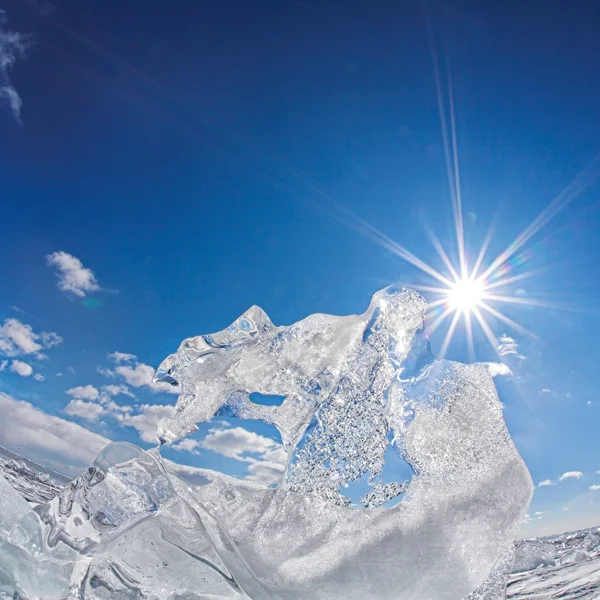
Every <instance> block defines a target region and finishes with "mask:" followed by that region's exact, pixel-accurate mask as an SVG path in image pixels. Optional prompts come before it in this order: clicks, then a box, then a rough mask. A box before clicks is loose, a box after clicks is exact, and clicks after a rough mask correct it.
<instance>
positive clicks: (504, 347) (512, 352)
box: [498, 334, 525, 359]
mask: <svg viewBox="0 0 600 600" xmlns="http://www.w3.org/2000/svg"><path fill="white" fill-rule="evenodd" d="M498 353H499V354H500V356H514V357H515V358H520V359H524V358H525V357H524V356H523V355H522V354H520V353H519V345H518V344H517V342H516V341H515V340H514V338H511V337H509V336H508V335H506V334H504V335H502V336H500V340H499V344H498Z"/></svg>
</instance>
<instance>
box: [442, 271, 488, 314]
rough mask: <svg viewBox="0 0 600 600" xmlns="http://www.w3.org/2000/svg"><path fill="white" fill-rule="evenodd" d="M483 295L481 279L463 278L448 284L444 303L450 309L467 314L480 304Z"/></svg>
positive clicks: (483, 289)
mask: <svg viewBox="0 0 600 600" xmlns="http://www.w3.org/2000/svg"><path fill="white" fill-rule="evenodd" d="M484 296H485V286H484V284H483V282H482V281H481V280H479V279H470V278H463V279H459V280H458V281H456V282H455V283H453V284H452V286H450V288H449V289H448V291H447V297H446V303H447V304H448V306H449V307H451V308H452V309H454V310H456V311H458V312H462V313H464V314H465V315H468V314H470V313H471V311H472V310H473V309H474V308H477V307H478V306H481V303H482V301H483V299H484Z"/></svg>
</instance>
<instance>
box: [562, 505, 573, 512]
mask: <svg viewBox="0 0 600 600" xmlns="http://www.w3.org/2000/svg"><path fill="white" fill-rule="evenodd" d="M562 509H563V510H564V511H565V512H567V511H569V510H571V509H570V508H569V507H568V506H563V508H562Z"/></svg>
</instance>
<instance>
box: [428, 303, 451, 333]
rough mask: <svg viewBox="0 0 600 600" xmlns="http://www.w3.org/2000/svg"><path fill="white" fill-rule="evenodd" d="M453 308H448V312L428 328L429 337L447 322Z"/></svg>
mask: <svg viewBox="0 0 600 600" xmlns="http://www.w3.org/2000/svg"><path fill="white" fill-rule="evenodd" d="M452 310H453V309H452V307H447V308H446V310H445V311H444V312H443V313H442V314H441V315H440V316H439V317H438V318H437V319H436V320H435V321H434V322H433V323H432V324H431V325H429V327H428V328H427V335H433V334H434V333H435V332H436V330H437V328H438V327H439V326H440V325H441V324H442V323H443V322H444V321H445V320H446V318H447V317H448V315H449V314H450V313H451V312H452Z"/></svg>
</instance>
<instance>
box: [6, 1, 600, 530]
mask: <svg viewBox="0 0 600 600" xmlns="http://www.w3.org/2000/svg"><path fill="white" fill-rule="evenodd" d="M184 4H185V6H183V5H182V6H180V7H179V9H178V11H174V10H171V11H169V12H168V13H167V12H165V8H164V4H160V3H154V2H149V3H145V5H144V10H143V11H140V9H139V5H137V4H136V3H134V2H129V1H123V0H120V1H118V2H117V1H116V0H106V1H104V2H102V3H93V2H82V1H81V0H62V1H57V2H56V3H55V4H50V3H48V2H43V1H41V0H37V1H36V0H28V1H27V2H25V1H22V0H18V1H17V0H1V1H0V9H3V10H4V11H5V14H4V18H0V23H1V25H0V58H2V59H3V60H0V65H2V64H5V65H6V68H4V70H2V69H0V157H1V160H0V197H1V199H2V221H1V223H2V224H1V228H0V231H1V235H0V252H1V255H2V256H3V260H2V261H0V283H1V285H0V326H1V327H2V329H0V392H3V393H4V396H0V399H1V403H2V404H3V408H2V411H3V412H2V414H3V415H8V418H6V419H4V420H3V421H2V424H1V425H0V444H2V445H6V446H8V447H9V448H11V449H14V450H16V451H18V452H20V453H22V454H24V455H26V456H28V457H30V458H33V459H37V460H45V461H46V462H47V463H49V464H50V465H51V466H54V467H56V468H62V469H63V470H70V472H72V473H75V472H76V471H77V469H80V468H81V467H82V466H84V465H87V464H88V463H89V462H90V461H91V460H93V457H94V455H95V452H96V451H97V450H98V449H99V448H101V447H102V445H103V444H104V443H105V441H106V439H124V440H128V441H131V442H134V443H136V444H139V445H142V446H144V447H149V445H150V441H151V440H152V428H153V427H154V426H155V423H156V420H157V419H158V418H160V417H161V416H165V415H166V414H168V413H169V411H170V410H171V408H170V406H171V405H172V404H173V403H174V402H175V400H176V395H174V394H172V393H168V392H165V391H164V388H161V387H160V386H153V385H152V384H151V373H152V369H153V368H154V367H156V366H157V365H158V363H159V362H160V361H161V360H162V359H163V358H164V357H165V356H166V355H167V354H169V353H170V352H173V351H174V350H175V349H176V348H177V346H178V344H179V342H180V341H181V340H182V339H183V338H185V337H189V336H191V335H196V334H199V333H206V332H212V331H218V330H220V329H222V328H224V327H225V326H227V325H228V324H229V323H231V322H232V321H233V320H234V319H235V318H236V317H237V316H239V315H240V314H241V313H242V312H243V311H244V310H246V309H247V308H248V307H249V306H251V305H252V304H258V305H260V306H261V307H263V308H264V309H265V310H266V311H267V313H268V314H269V315H270V317H271V318H272V320H273V321H274V322H275V323H277V324H289V323H292V322H294V321H296V320H298V319H301V318H303V317H304V316H306V315H308V314H310V313H314V312H326V313H333V314H350V313H358V312H362V311H363V310H364V309H365V308H366V306H367V304H368V301H369V299H370V297H371V296H372V294H373V293H374V292H375V291H377V290H378V289H380V288H382V287H384V286H385V285H387V284H389V283H392V282H395V281H402V282H405V283H407V284H414V285H431V284H432V279H431V277H429V276H427V275H426V274H424V273H422V272H421V271H420V270H419V269H417V268H415V267H414V266H412V265H410V264H409V263H407V262H406V261H405V260H403V259H402V258H401V257H400V256H398V254H397V253H395V252H393V251H391V250H390V247H389V244H388V245H387V246H388V247H387V248H386V247H384V246H385V245H386V244H382V243H378V241H377V240H379V242H381V240H382V236H381V235H379V234H372V233H369V231H372V230H368V229H367V226H365V224H364V223H368V224H369V226H372V227H373V228H375V229H376V230H377V231H378V232H381V233H383V234H384V235H385V236H387V238H389V239H390V240H393V242H395V243H397V244H400V245H401V246H402V247H404V248H406V249H409V250H410V251H411V252H413V253H414V254H416V255H418V256H419V257H420V258H422V259H423V260H424V261H426V262H427V263H428V264H430V265H432V266H434V267H435V268H436V269H437V270H439V271H442V272H444V273H446V271H445V266H444V263H443V262H442V260H441V259H440V257H439V256H438V255H437V253H436V251H435V249H434V247H433V245H432V243H431V241H430V239H429V237H428V235H427V234H426V231H427V228H431V229H432V230H434V231H435V233H436V234H437V236H438V237H439V239H440V240H441V243H442V244H443V246H444V247H445V248H446V249H447V251H448V253H449V255H450V259H451V261H452V262H453V264H457V261H458V256H457V251H456V243H455V233H454V225H453V217H452V208H451V207H452V201H451V192H450V189H449V184H448V178H447V171H446V163H445V152H444V144H443V138H442V133H441V126H440V117H439V103H438V96H437V92H436V81H435V77H434V69H433V67H432V53H431V47H430V43H429V38H428V34H427V28H426V22H427V18H426V15H425V14H424V12H423V9H422V6H420V5H417V4H416V3H415V4H413V3H397V2H386V1H380V0H376V1H375V2H372V3H369V5H368V6H367V4H366V3H365V4H363V5H361V4H360V3H351V4H350V5H349V4H347V3H341V2H335V1H332V2H319V3H312V2H302V1H298V2H291V1H290V2H283V3H278V4H273V3H264V4H261V3H258V4H256V3H246V2H241V1H239V2H238V1H234V2H232V3H228V4H227V5H225V4H224V3H219V2H203V3H184ZM535 5H536V3H535V2H533V3H530V4H529V5H528V6H529V7H530V8H531V11H530V12H528V11H527V10H525V9H523V8H522V6H521V4H520V3H517V2H513V1H509V2H504V3H502V4H501V5H498V6H493V7H492V6H487V3H479V2H469V1H464V2H460V3H454V6H453V7H452V8H444V7H443V6H442V5H441V4H440V5H438V4H436V3H432V7H431V9H430V12H429V13H428V19H429V22H430V23H431V27H432V30H433V39H434V40H435V44H436V48H437V54H436V55H437V56H438V59H439V64H440V65H441V68H440V71H441V77H442V85H441V89H442V91H443V104H442V105H443V106H444V108H445V110H446V113H445V114H446V115H447V114H448V112H447V111H448V107H449V104H448V102H449V94H448V83H449V81H448V77H447V74H446V61H448V64H449V65H450V67H451V74H452V91H453V95H452V97H453V100H454V109H455V116H456V139H457V143H458V156H459V161H460V163H459V170H460V181H461V189H462V209H463V213H464V228H465V238H466V248H467V255H469V256H470V257H471V262H472V261H473V259H474V257H475V256H476V255H477V253H478V250H479V249H480V247H481V245H482V243H483V241H484V239H485V236H486V234H487V232H488V230H489V228H490V226H491V225H492V224H493V225H494V229H493V236H492V238H491V241H490V244H489V248H488V252H487V253H486V259H485V261H484V264H489V262H491V260H492V259H493V258H494V257H495V256H497V255H498V254H499V253H500V252H501V251H502V250H504V248H505V247H507V246H508V245H509V244H510V242H512V240H513V239H515V237H516V236H518V235H519V234H520V233H521V232H522V231H524V230H525V228H526V227H527V226H528V225H529V224H530V223H531V222H532V221H534V219H536V217H537V216H538V215H539V214H540V212H541V211H543V210H544V209H545V207H547V206H548V205H549V204H550V203H551V202H552V201H553V199H555V198H556V197H557V196H558V195H559V194H560V193H561V192H563V190H565V189H566V188H567V189H568V186H569V185H570V184H571V183H572V182H573V181H574V180H575V181H576V183H575V186H574V188H571V191H572V193H570V194H569V195H568V196H565V198H567V199H569V200H570V201H569V202H564V203H563V204H564V206H563V207H562V210H560V212H557V214H556V215H554V217H553V218H552V219H551V220H549V222H548V223H546V224H545V225H544V227H543V228H541V229H540V231H538V232H537V233H536V234H535V235H534V236H532V237H531V239H529V240H528V241H527V243H526V244H524V245H523V247H522V248H520V249H519V251H518V252H517V253H516V254H515V255H514V256H512V257H511V258H510V259H509V260H508V261H507V263H506V265H504V266H503V272H504V274H505V275H504V276H505V277H512V276H517V275H518V276H521V275H532V276H531V277H527V278H523V279H519V280H515V281H514V282H512V283H509V284H507V285H506V286H505V287H504V289H503V293H504V294H506V295H508V296H510V297H513V298H515V297H516V298H520V299H523V300H527V301H533V302H535V303H537V304H538V305H535V306H532V305H527V304H503V305H502V306H501V307H498V308H499V309H500V308H501V310H502V312H503V314H505V315H507V316H508V317H509V318H511V319H513V320H515V321H516V322H518V323H519V324H521V325H522V326H524V327H526V328H527V329H528V330H529V331H530V332H532V333H533V334H534V335H535V336H536V337H530V336H528V335H526V334H524V333H523V332H522V331H520V330H518V329H517V330H515V329H512V328H511V327H509V326H508V325H507V324H506V323H504V322H502V321H500V320H498V319H497V318H488V319H487V322H488V323H489V326H490V328H491V330H492V332H493V334H494V335H495V337H496V338H497V340H498V342H497V346H498V347H499V351H498V347H497V348H493V347H492V346H491V345H490V343H489V342H488V341H487V339H486V337H485V336H484V335H483V333H482V332H481V330H478V329H477V328H476V329H475V332H474V333H475V344H474V348H475V355H474V357H473V358H474V359H475V360H478V361H483V362H494V363H499V362H503V363H504V364H505V365H506V367H507V368H504V369H503V373H504V374H499V375H497V376H496V382H497V386H498V389H499V393H500V397H501V400H502V402H503V403H504V406H505V417H506V421H507V424H508V427H509V429H510V431H511V434H512V435H513V438H514V440H515V443H516V444H517V446H518V448H519V450H520V452H521V454H522V455H523V457H524V459H525V460H526V462H527V464H528V466H529V469H530V471H531V473H532V476H533V479H534V482H535V483H536V484H539V483H541V482H545V483H547V485H542V486H541V487H538V488H537V489H536V492H535V496H534V501H533V504H532V507H531V510H530V522H529V523H527V524H526V525H525V526H524V531H525V532H526V533H527V534H529V533H532V534H537V533H549V532H553V531H559V530H564V529H569V528H575V527H579V526H583V525H596V524H598V523H599V522H600V490H598V489H594V486H598V485H600V474H598V471H599V470H600V436H598V435H597V430H598V425H599V424H600V398H599V397H598V392H597V377H596V370H597V362H598V358H599V355H598V349H597V339H598V337H599V335H600V315H599V312H600V311H599V308H600V302H599V298H600V281H599V279H598V276H597V264H598V260H599V259H600V242H599V241H598V235H597V231H598V227H599V226H600V212H599V208H600V203H599V194H600V186H599V185H598V181H597V180H596V179H595V175H596V174H597V172H598V168H597V167H598V164H597V163H595V164H594V160H596V159H597V157H598V155H599V154H600V143H599V142H598V131H599V130H600V112H598V110H597V107H598V106H599V105H600V84H599V83H598V81H597V77H596V75H595V74H596V73H597V72H598V67H600V49H599V48H598V46H597V42H596V30H597V25H598V18H600V17H599V15H598V7H597V5H596V3H595V2H593V1H591V0H590V1H588V0H582V1H581V2H580V3H578V10H577V11H574V10H573V11H572V12H569V11H568V10H567V9H565V8H564V3H559V2H544V3H543V4H540V7H539V9H535V10H534V6H535ZM4 59H10V62H11V63H13V64H10V65H9V64H8V62H9V61H8V60H4ZM586 169H587V170H586ZM582 172H583V176H580V174H581V173H582ZM578 177H579V179H577V178H578ZM348 211H350V212H348ZM349 215H353V216H349ZM361 219H362V220H363V221H361ZM423 293H424V295H425V296H426V297H427V298H428V300H434V296H433V295H431V294H430V293H429V292H423ZM540 303H542V304H546V305H548V306H545V307H540V306H539V304H540ZM550 305H551V306H550ZM558 305H560V310H559V307H558ZM447 326H448V322H446V323H445V324H444V325H443V326H441V327H440V328H439V329H438V330H437V331H436V332H435V333H434V334H433V335H432V345H433V349H434V351H435V352H439V350H440V348H441V347H442V346H443V340H444V335H445V332H446V329H447ZM465 340H466V336H465V329H464V326H463V325H462V324H459V326H458V327H457V331H456V334H455V335H454V337H453V338H452V342H451V343H450V345H449V347H448V350H447V353H446V355H447V357H448V358H451V359H455V360H461V361H468V360H469V358H470V357H469V353H468V348H467V344H466V341H465ZM115 353H117V354H115ZM125 355H129V356H125ZM509 371H510V372H509ZM211 427H212V428H211V429H209V427H205V428H203V429H201V431H200V434H199V435H196V436H195V437H194V438H192V439H190V440H189V441H187V442H185V443H184V444H183V445H182V446H181V447H179V448H178V449H177V450H171V451H169V453H168V458H170V459H172V460H177V461H178V462H181V463H183V464H187V465H190V466H196V467H209V468H217V469H223V470H225V471H226V472H228V473H231V474H234V475H237V476H239V477H245V478H249V480H250V481H257V482H261V481H269V480H270V479H272V478H273V476H274V473H276V472H277V461H278V460H279V459H280V454H279V450H278V446H277V444H276V442H274V441H272V440H271V439H270V436H275V435H276V433H275V432H274V431H271V430H268V429H267V428H266V426H261V425H259V424H256V423H241V422H232V421H229V422H221V423H218V424H216V425H213V426H211ZM565 474H566V475H565ZM566 509H568V510H566Z"/></svg>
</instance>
